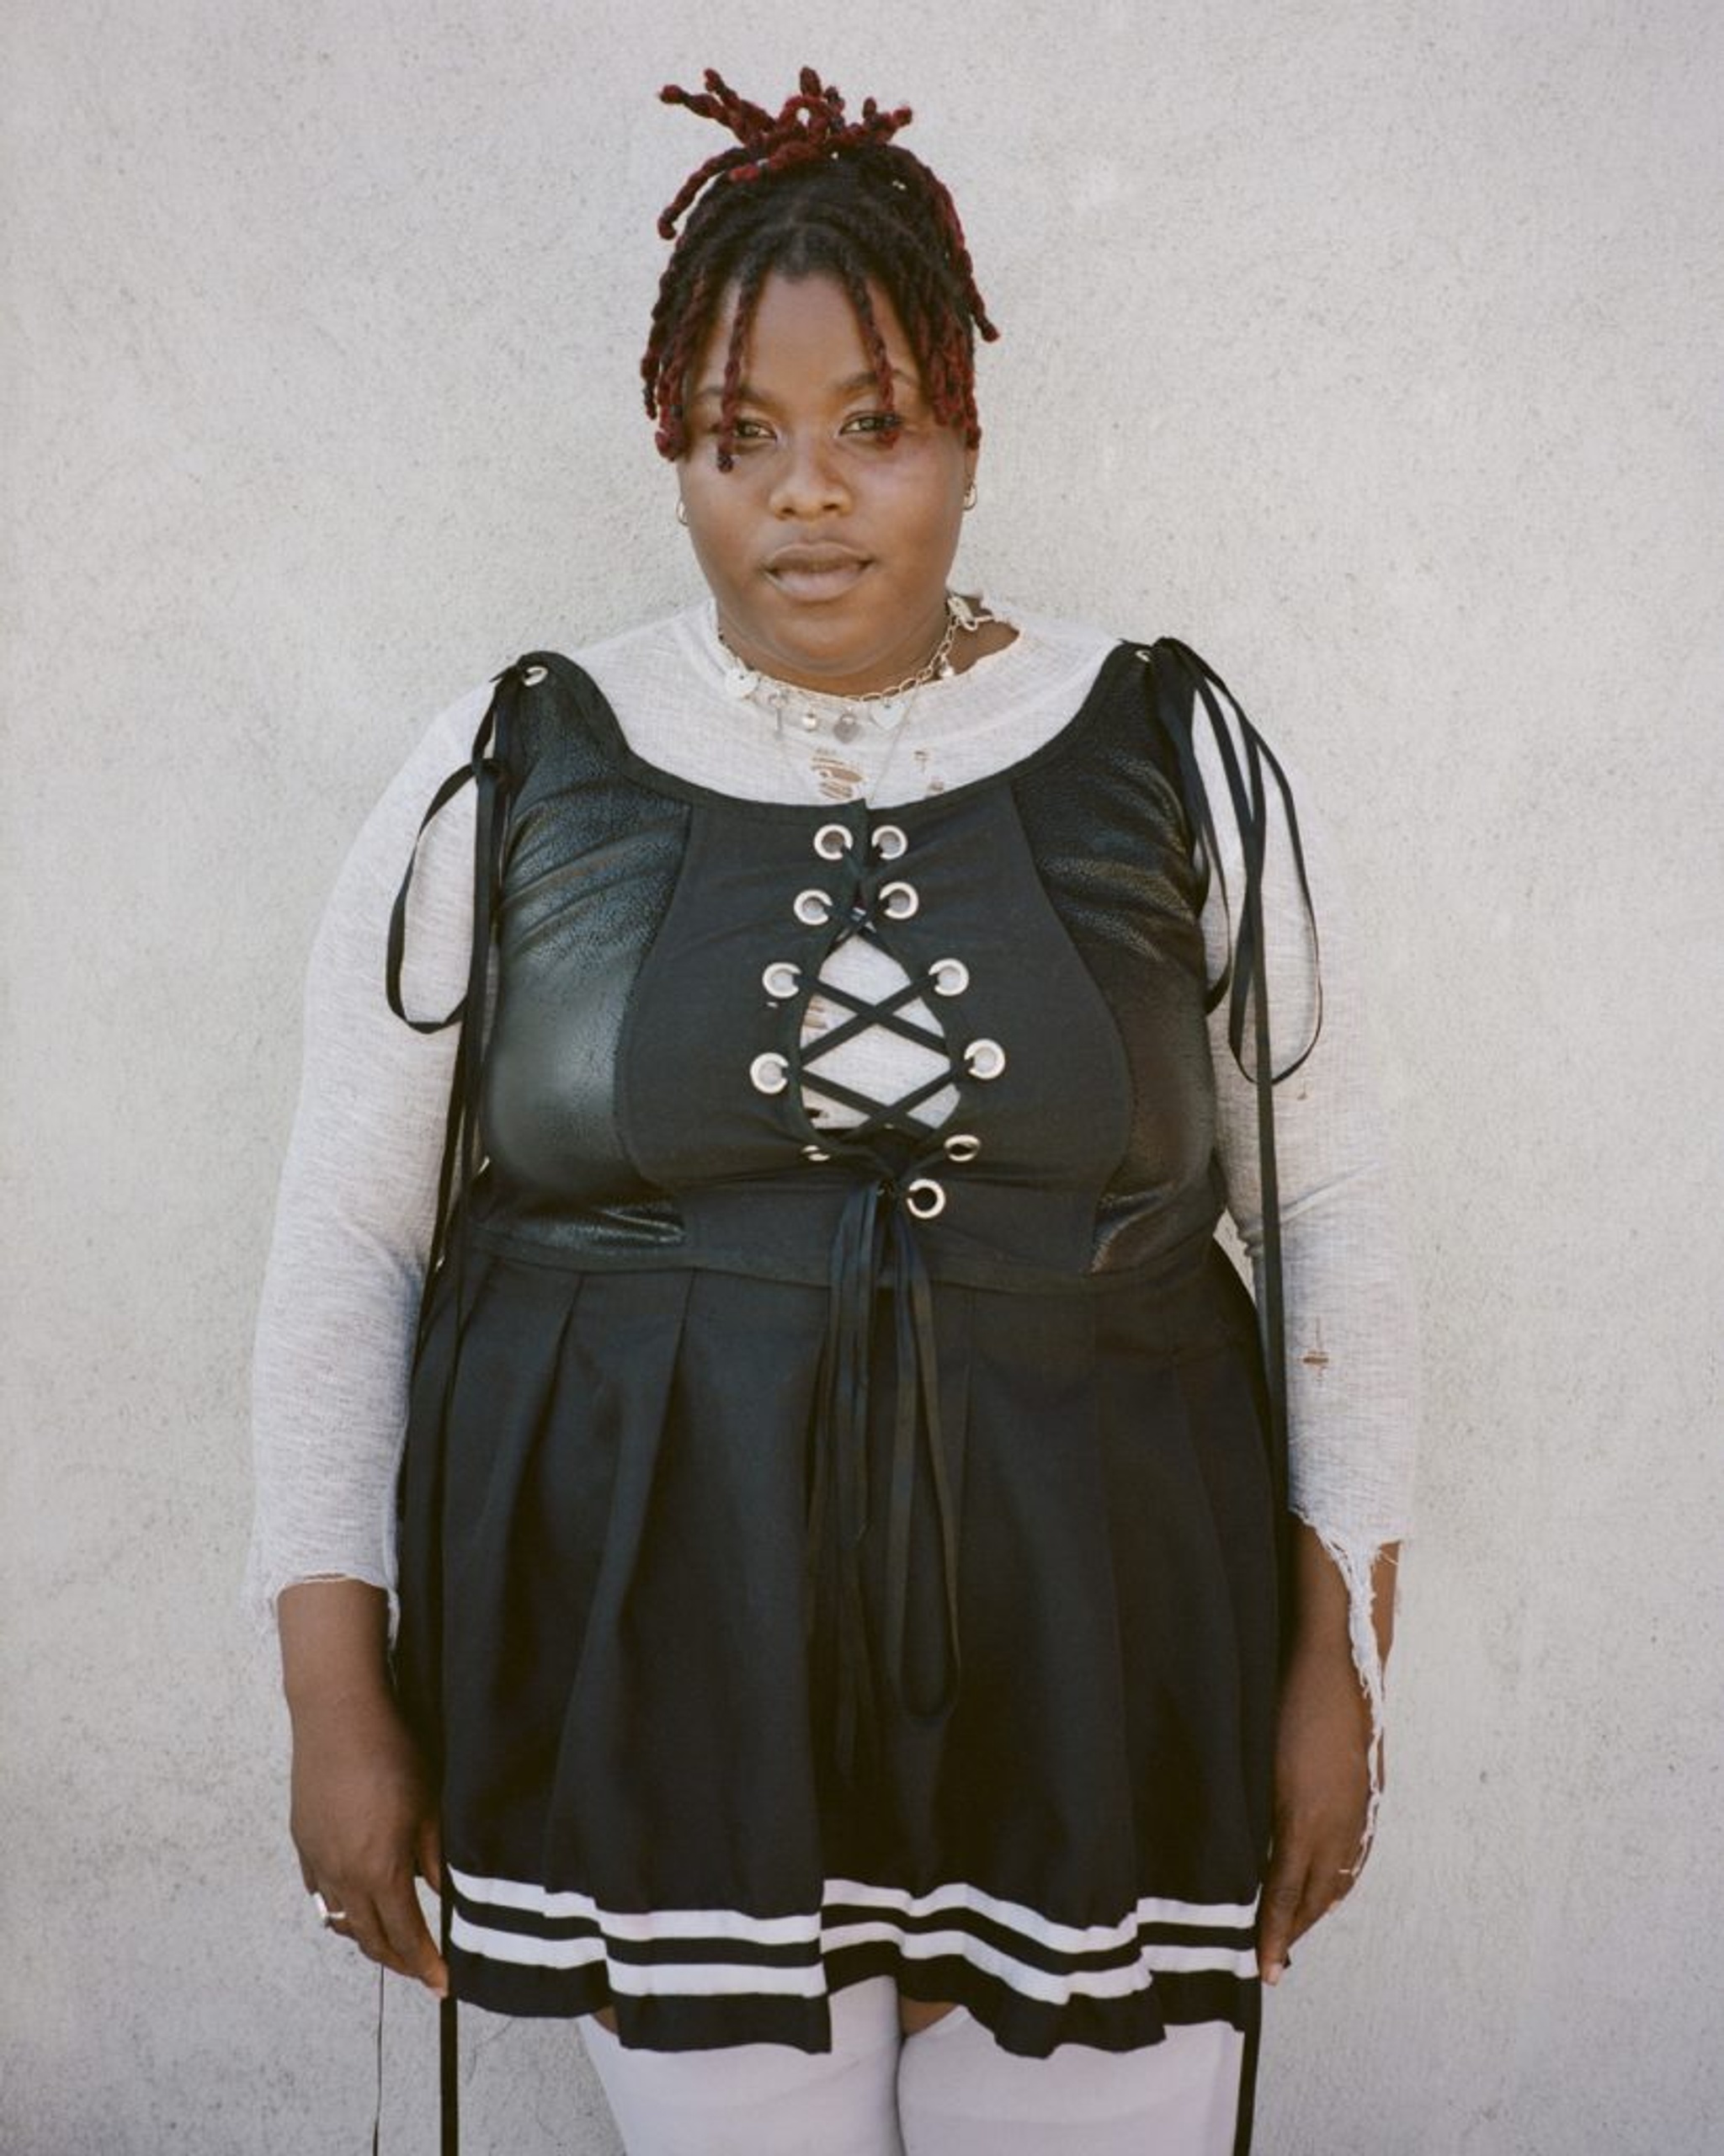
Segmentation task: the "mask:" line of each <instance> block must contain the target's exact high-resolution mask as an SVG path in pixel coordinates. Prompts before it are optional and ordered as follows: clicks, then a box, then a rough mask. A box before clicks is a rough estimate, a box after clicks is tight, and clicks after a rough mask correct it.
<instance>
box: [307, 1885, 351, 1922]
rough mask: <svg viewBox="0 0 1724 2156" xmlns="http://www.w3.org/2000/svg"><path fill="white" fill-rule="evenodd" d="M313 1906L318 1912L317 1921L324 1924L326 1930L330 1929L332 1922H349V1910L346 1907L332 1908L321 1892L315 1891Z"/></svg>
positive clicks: (312, 1900)
mask: <svg viewBox="0 0 1724 2156" xmlns="http://www.w3.org/2000/svg"><path fill="white" fill-rule="evenodd" d="M311 1907H312V1908H314V1909H315V1910H316V1911H317V1921H318V1923H319V1924H322V1927H323V1929H324V1930H326V1931H327V1930H328V1929H329V1927H330V1925H331V1924H345V1923H346V1922H347V1911H346V1910H345V1909H333V1908H330V1906H329V1904H328V1903H327V1902H326V1901H325V1900H324V1898H323V1897H322V1895H321V1894H317V1893H314V1894H313V1895H312V1897H311Z"/></svg>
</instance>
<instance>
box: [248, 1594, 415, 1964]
mask: <svg viewBox="0 0 1724 2156" xmlns="http://www.w3.org/2000/svg"><path fill="white" fill-rule="evenodd" d="M279 1615H280V1623H281V1648H282V1664H283V1669H284V1673H285V1682H286V1690H287V1696H288V1705H289V1708H290V1711H291V1714H292V1717H293V1803H292V1811H291V1814H290V1829H291V1832H292V1834H293V1840H294V1846H295V1849H296V1850H298V1851H299V1859H300V1873H301V1877H302V1878H303V1879H304V1881H305V1882H306V1891H307V1892H310V1893H317V1894H321V1895H322V1897H323V1899H324V1902H325V1903H326V1904H327V1907H328V1908H329V1909H330V1910H331V1911H332V1912H338V1913H339V1914H333V1916H332V1920H331V1926H330V1928H331V1929H332V1930H335V1931H338V1932H339V1933H340V1934H341V1935H342V1936H343V1938H349V1939H351V1940H354V1943H355V1944H356V1945H357V1946H359V1949H360V1950H361V1951H362V1952H364V1953H365V1954H368V1955H369V1956H370V1958H371V1959H372V1960H373V1961H374V1962H381V1963H382V1964H383V1966H384V1967H385V1968H387V1969H393V1970H395V1971H396V1973H397V1974H398V1975H401V1976H406V1977H413V1978H417V1979H418V1982H419V1983H423V1984H425V1985H426V1986H428V1988H430V1989H431V1990H432V1991H434V1992H435V1993H436V1994H438V1996H439V1998H440V1997H442V1996H443V1995H444V1994H445V1993H446V1991H447V1990H448V1988H449V1972H448V1969H447V1967H445V1966H444V1962H443V1960H442V1957H441V1956H439V1953H438V1951H437V1946H436V1942H435V1941H434V1939H433V1938H432V1936H431V1932H430V1929H429V1927H428V1924H426V1922H425V1917H424V1912H423V1910H422V1909H421V1908H420V1906H419V1898H418V1893H417V1892H416V1891H415V1888H414V1885H413V1881H414V1877H415V1876H416V1875H417V1876H418V1877H420V1878H423V1879H425V1880H428V1882H430V1884H431V1885H432V1886H433V1887H440V1885H441V1883H442V1858H441V1852H440V1850H439V1845H438V1830H437V1815H436V1810H435V1807H434V1803H433V1801H432V1796H431V1791H430V1788H429V1786H428V1781H427V1779H426V1775H425V1772H424V1768H423V1763H422V1762H421V1760H420V1758H419V1754H418V1748H417V1747H416V1746H415V1744H414V1743H413V1740H412V1736H411V1734H410V1733H409V1732H408V1730H407V1726H406V1724H405V1723H404V1722H402V1718H401V1715H400V1712H399V1711H398V1710H397V1708H396V1704H395V1701H394V1698H393V1696H391V1691H390V1689H389V1681H388V1677H387V1674H386V1666H385V1659H384V1647H383V1642H384V1635H385V1629H386V1614H385V1605H384V1602H383V1598H382V1596H381V1594H379V1592H378V1590H377V1589H375V1588H370V1587H366V1586H364V1585H363V1584H360V1583H359V1582H357V1581H354V1580H315V1581H309V1582H306V1584H303V1585H301V1586H297V1587H292V1588H289V1589H287V1590H286V1591H285V1593H284V1594H283V1595H282V1596H281V1599H280V1605H279Z"/></svg>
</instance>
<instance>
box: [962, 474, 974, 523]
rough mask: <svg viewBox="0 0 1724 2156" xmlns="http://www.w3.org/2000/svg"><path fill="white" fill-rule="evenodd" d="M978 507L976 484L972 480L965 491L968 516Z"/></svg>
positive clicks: (965, 506)
mask: <svg viewBox="0 0 1724 2156" xmlns="http://www.w3.org/2000/svg"><path fill="white" fill-rule="evenodd" d="M975 507H976V482H975V481H974V480H973V479H972V480H971V482H970V484H969V485H968V486H967V487H966V488H965V489H964V508H965V513H966V514H968V513H969V511H971V509H973V508H975Z"/></svg>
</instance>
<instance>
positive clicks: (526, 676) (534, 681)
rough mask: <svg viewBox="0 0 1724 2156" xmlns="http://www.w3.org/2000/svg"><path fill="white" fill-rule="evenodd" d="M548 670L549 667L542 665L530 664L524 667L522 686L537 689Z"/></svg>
mask: <svg viewBox="0 0 1724 2156" xmlns="http://www.w3.org/2000/svg"><path fill="white" fill-rule="evenodd" d="M546 671H547V669H546V668H544V667H542V666H529V667H527V668H524V669H523V671H522V673H521V686H522V688H523V689H536V688H537V687H538V686H539V684H540V682H541V681H543V680H544V679H545V673H546Z"/></svg>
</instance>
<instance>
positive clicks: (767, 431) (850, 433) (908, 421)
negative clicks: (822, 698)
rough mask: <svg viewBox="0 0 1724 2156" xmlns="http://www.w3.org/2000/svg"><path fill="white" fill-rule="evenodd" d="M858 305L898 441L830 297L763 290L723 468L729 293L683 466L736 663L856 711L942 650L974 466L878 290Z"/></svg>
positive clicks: (691, 401) (786, 285) (772, 284)
mask: <svg viewBox="0 0 1724 2156" xmlns="http://www.w3.org/2000/svg"><path fill="white" fill-rule="evenodd" d="M869 295H870V299H871V300H872V301H873V303H874V318H875V322H876V323H877V324H878V325H879V328H880V333H881V338H883V340H884V342H885V344H886V355H887V357H888V359H890V360H891V366H892V370H893V375H894V381H893V385H892V403H893V408H894V411H895V412H896V413H897V419H898V421H899V424H898V425H897V427H896V428H893V427H892V425H891V420H890V418H889V416H888V415H887V413H886V410H885V408H884V407H883V406H882V404H881V397H880V391H879V387H878V386H877V384H876V383H875V378H874V369H873V367H872V365H870V360H869V356H868V349H867V347H866V345H865V343H864V342H863V338H862V329H861V325H860V324H859V322H858V321H857V320H856V317H855V313H854V310H853V309H852V307H851V305H850V302H849V299H848V297H847V296H846V295H845V293H844V291H843V288H842V287H841V286H840V285H837V284H835V283H834V282H833V280H832V279H830V278H829V277H822V276H809V277H801V278H796V279H790V278H785V277H781V276H779V275H778V274H773V275H771V276H769V277H768V278H767V279H766V281H765V283H764V285H762V286H761V288H760V296H759V300H758V304H757V306H756V307H755V311H754V317H753V321H752V322H751V323H750V324H749V328H748V341H747V346H746V349H745V352H744V354H743V366H742V399H741V402H740V404H739V405H738V407H737V429H736V446H735V457H736V462H735V464H734V466H733V467H732V469H731V470H730V471H720V470H719V468H718V450H717V437H718V430H719V404H720V396H721V390H722V387H723V381H724V365H725V354H726V351H727V350H728V349H729V344H730V333H731V323H732V317H733V314H734V304H735V303H734V295H730V296H729V297H727V298H726V301H725V302H724V304H723V305H722V306H721V307H720V309H719V311H718V317H717V319H716V322H714V325H713V329H712V334H711V335H710V338H708V339H707V343H706V347H705V350H704V351H703V352H702V353H701V354H700V356H699V358H698V359H697V360H696V361H695V363H694V366H693V367H692V368H691V369H690V370H689V390H688V394H687V398H686V404H687V410H688V415H689V451H688V454H687V455H685V456H684V458H683V460H682V461H681V463H680V465H679V466H678V484H679V486H680V487H681V490H682V497H683V503H684V511H685V514H686V515H687V517H688V521H689V537H690V539H691V540H693V541H694V552H695V555H696V556H697V558H698V559H699V561H700V569H701V573H702V574H703V575H704V576H705V578H706V581H707V583H709V584H710V586H711V588H712V594H713V597H714V598H715V599H716V601H717V602H718V620H719V626H720V628H721V630H722V631H723V632H724V637H725V641H726V643H727V644H729V646H730V647H731V649H732V651H733V652H736V654H737V657H739V658H741V659H743V660H745V661H746V662H747V663H748V664H749V665H750V666H755V667H758V668H760V669H761V670H762V672H764V673H771V674H774V675H776V676H777V677H778V678H779V679H781V680H785V681H793V682H795V683H797V684H799V685H800V686H801V687H803V688H806V689H826V690H828V691H830V692H832V693H833V694H835V695H852V696H854V695H863V694H865V693H866V692H867V691H868V690H870V689H887V688H891V686H892V685H893V684H895V683H897V682H899V681H902V679H904V678H905V677H906V676H907V675H908V674H912V673H915V672H916V671H917V669H918V668H919V667H920V666H921V665H922V664H923V662H924V661H925V660H926V659H927V658H928V657H929V654H930V653H931V652H932V651H933V650H934V647H935V646H936V645H937V644H938V643H939V638H940V634H941V631H942V627H943V625H944V608H945V594H946V578H947V576H948V574H949V573H950V569H951V566H952V556H953V555H954V554H955V552H956V551H957V545H958V530H959V526H960V523H961V522H962V519H963V514H964V493H965V489H966V487H968V485H969V483H970V480H971V476H972V475H973V473H974V471H975V468H976V455H975V452H974V451H973V450H968V449H966V447H965V445H964V439H963V436H962V434H960V432H959V431H958V429H955V428H952V427H945V426H940V425H939V424H937V423H935V421H934V418H933V416H932V414H931V413H930V412H929V407H928V402H927V400H926V398H925V397H923V392H922V384H921V381H920V378H919V376H918V372H917V368H916V362H915V359H914V358H913V356H912V354H911V351H910V345H909V340H908V338H907V337H906V336H905V334H904V329H903V325H902V322H900V321H899V319H898V315H897V309H896V308H895V307H894V306H893V305H892V303H891V300H890V299H888V298H887V296H886V294H885V292H883V291H882V290H881V288H880V287H879V286H878V285H870V287H869ZM893 434H896V437H897V439H891V437H892V436H893Z"/></svg>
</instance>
